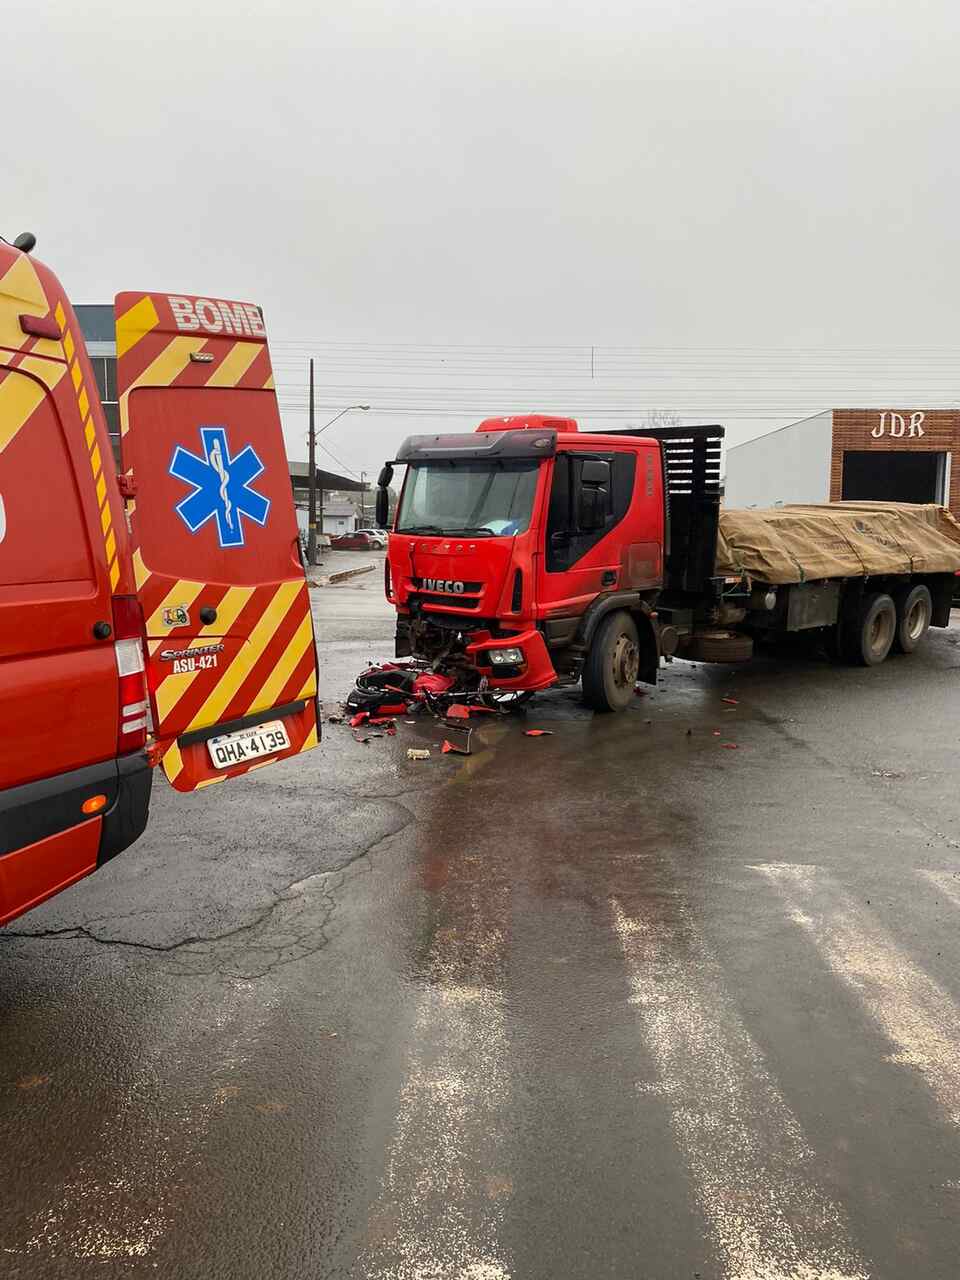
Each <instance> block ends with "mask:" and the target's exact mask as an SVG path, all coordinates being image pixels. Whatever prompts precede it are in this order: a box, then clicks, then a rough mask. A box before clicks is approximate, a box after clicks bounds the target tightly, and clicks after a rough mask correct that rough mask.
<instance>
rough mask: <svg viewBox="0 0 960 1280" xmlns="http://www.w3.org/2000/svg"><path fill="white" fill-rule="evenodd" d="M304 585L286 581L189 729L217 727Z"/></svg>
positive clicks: (275, 593) (276, 592)
mask: <svg viewBox="0 0 960 1280" xmlns="http://www.w3.org/2000/svg"><path fill="white" fill-rule="evenodd" d="M302 586H303V583H302V582H284V583H282V584H281V585H280V586H279V587H278V588H277V590H276V591H275V592H274V595H273V599H272V600H271V601H270V603H269V604H268V605H267V607H266V609H264V611H263V615H262V616H261V618H260V621H259V622H258V623H257V625H256V626H255V627H254V628H253V630H252V631H251V632H250V637H249V639H248V640H247V643H246V644H245V645H244V647H243V648H242V649H241V650H240V652H239V653H238V654H237V656H236V657H235V658H234V660H233V661H232V662H231V663H230V666H229V667H227V669H226V671H225V672H224V673H223V676H222V677H221V678H220V680H219V682H218V683H217V685H216V686H215V688H214V689H213V692H212V693H211V694H210V696H209V697H208V698H207V700H206V702H204V704H203V706H202V707H201V708H200V710H199V711H198V712H197V714H196V715H195V716H194V717H193V719H192V720H191V721H190V724H189V726H188V728H190V729H197V728H205V727H206V726H207V725H211V724H216V722H217V720H218V719H219V718H220V716H222V715H223V713H224V711H225V710H226V709H227V707H228V706H229V705H230V702H231V700H232V698H233V696H234V694H235V693H236V692H237V690H238V689H239V688H240V686H241V685H242V684H243V682H244V680H245V679H246V678H247V676H248V675H249V674H250V672H251V671H252V670H253V668H254V666H255V665H256V663H257V662H258V661H259V660H260V658H261V657H262V656H263V653H264V651H265V650H266V648H267V645H268V644H269V643H270V641H271V640H272V639H273V637H274V636H275V635H276V633H277V630H278V628H279V627H280V624H281V623H282V622H283V620H284V618H285V617H286V615H287V613H288V612H289V609H290V606H291V605H292V604H293V602H294V600H295V599H296V597H297V592H298V591H300V589H301V588H302Z"/></svg>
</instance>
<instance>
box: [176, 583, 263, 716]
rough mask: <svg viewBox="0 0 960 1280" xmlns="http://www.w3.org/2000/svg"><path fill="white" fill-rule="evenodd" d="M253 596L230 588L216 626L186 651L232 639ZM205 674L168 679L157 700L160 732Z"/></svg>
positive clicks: (250, 589) (205, 630)
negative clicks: (232, 631) (227, 637)
mask: <svg viewBox="0 0 960 1280" xmlns="http://www.w3.org/2000/svg"><path fill="white" fill-rule="evenodd" d="M253 592H254V588H253V587H231V588H230V590H229V591H228V592H227V594H226V595H225V596H224V598H223V599H222V600H221V602H220V603H219V604H218V605H217V620H216V622H211V623H210V624H209V625H208V626H206V627H201V628H200V630H199V631H198V632H197V634H196V636H195V637H194V639H192V640H191V641H190V643H189V645H188V646H187V648H188V649H195V648H196V647H197V646H198V645H202V644H205V643H206V642H207V640H208V639H209V638H210V636H225V635H229V633H230V628H231V627H232V626H233V624H234V623H235V622H236V620H237V618H238V617H239V616H240V611H241V609H243V608H244V607H245V606H246V604H247V602H248V601H249V599H250V597H251V596H252V595H253ZM163 643H165V642H164V641H163V640H157V641H155V642H154V644H155V645H156V648H159V646H160V645H161V644H163ZM151 652H156V649H153V650H151ZM203 674H204V673H203V672H201V671H185V672H181V673H179V674H178V675H168V676H165V677H164V679H163V680H162V681H161V682H160V684H159V685H158V686H157V692H156V695H155V696H156V700H157V712H158V713H159V716H160V723H161V728H162V727H163V722H164V721H165V720H166V719H167V717H168V716H169V715H170V712H171V711H172V710H173V709H174V707H175V706H176V705H177V703H178V702H179V701H180V699H181V698H182V697H183V695H184V694H185V693H186V692H187V690H188V689H189V688H190V686H191V685H192V684H193V682H194V680H196V678H197V677H198V676H200V675H203Z"/></svg>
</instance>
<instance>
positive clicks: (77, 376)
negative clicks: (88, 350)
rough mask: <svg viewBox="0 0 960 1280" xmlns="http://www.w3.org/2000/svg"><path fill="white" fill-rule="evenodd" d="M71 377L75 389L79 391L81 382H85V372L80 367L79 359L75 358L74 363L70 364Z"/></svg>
mask: <svg viewBox="0 0 960 1280" xmlns="http://www.w3.org/2000/svg"><path fill="white" fill-rule="evenodd" d="M70 377H71V378H72V379H73V389H74V391H79V390H80V384H81V383H82V382H83V372H82V370H81V368H80V361H79V360H74V362H73V364H72V365H71V366H70Z"/></svg>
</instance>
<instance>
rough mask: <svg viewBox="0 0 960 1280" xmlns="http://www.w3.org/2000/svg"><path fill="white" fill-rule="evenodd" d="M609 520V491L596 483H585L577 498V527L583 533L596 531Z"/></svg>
mask: <svg viewBox="0 0 960 1280" xmlns="http://www.w3.org/2000/svg"><path fill="white" fill-rule="evenodd" d="M606 521H607V491H606V489H600V488H597V487H596V486H595V485H583V486H582V488H581V489H580V494H579V497H578V499H577V527H578V528H579V529H580V531H581V532H582V533H594V532H595V531H596V530H597V529H602V528H603V526H604V525H605V524H606Z"/></svg>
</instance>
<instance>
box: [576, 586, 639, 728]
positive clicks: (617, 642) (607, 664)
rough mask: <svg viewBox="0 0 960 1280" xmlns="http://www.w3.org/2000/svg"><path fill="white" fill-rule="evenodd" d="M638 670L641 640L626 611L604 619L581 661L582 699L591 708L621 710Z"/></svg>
mask: <svg viewBox="0 0 960 1280" xmlns="http://www.w3.org/2000/svg"><path fill="white" fill-rule="evenodd" d="M639 670H640V639H639V635H638V632H637V624H636V623H635V622H634V620H633V619H632V618H631V617H630V615H629V613H626V612H624V611H623V610H618V611H617V612H616V613H610V614H608V615H607V617H605V618H604V619H603V621H602V622H601V623H600V625H599V627H598V628H597V633H596V635H595V636H594V637H593V643H592V644H591V645H590V650H589V652H588V653H587V656H586V659H585V661H584V664H583V672H582V675H581V683H582V685H583V700H584V702H585V703H586V704H587V706H588V707H592V708H593V710H594V711H623V710H624V709H625V708H626V707H628V706H629V705H630V703H631V702H632V701H633V695H634V691H635V689H636V684H637V675H638V673H639Z"/></svg>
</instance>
